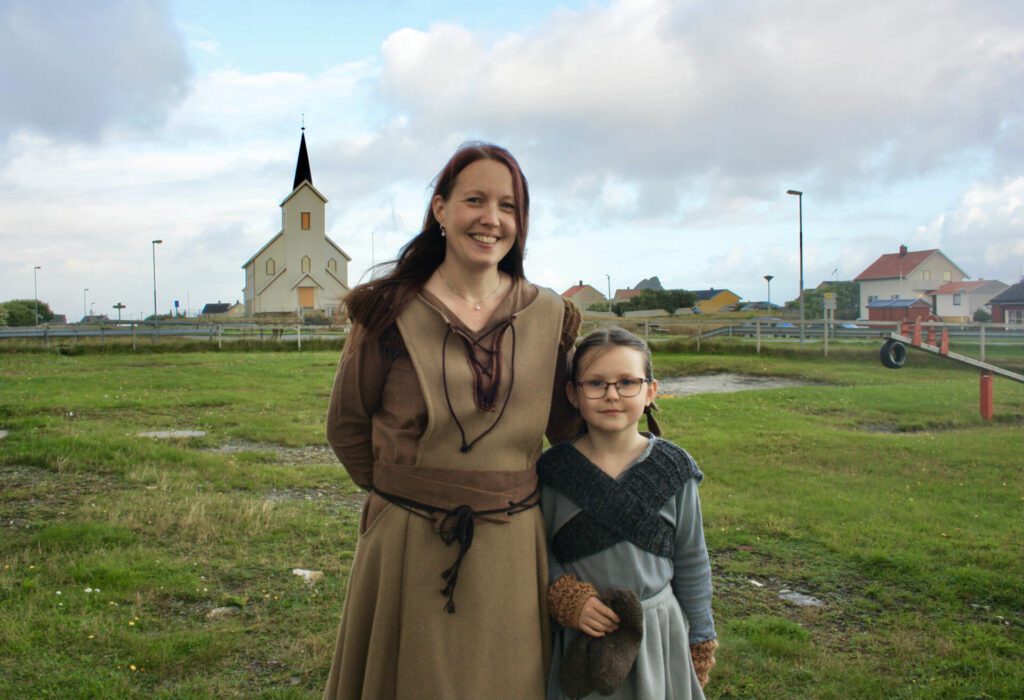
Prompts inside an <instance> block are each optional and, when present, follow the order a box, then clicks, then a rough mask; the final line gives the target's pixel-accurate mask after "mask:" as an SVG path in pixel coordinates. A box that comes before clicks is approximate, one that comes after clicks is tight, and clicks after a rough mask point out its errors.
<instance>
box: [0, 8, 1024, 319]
mask: <svg viewBox="0 0 1024 700" xmlns="http://www.w3.org/2000/svg"><path fill="white" fill-rule="evenodd" d="M303 124H305V127H306V132H305V134H306V139H307V145H308V148H309V158H310V164H311V168H312V174H313V182H314V185H315V186H316V187H317V189H318V190H319V191H320V192H322V193H323V194H324V195H325V196H326V197H327V199H328V205H327V233H328V236H330V237H331V239H332V240H334V241H335V242H336V243H337V244H338V245H340V246H341V248H342V249H343V250H345V251H346V252H347V253H348V254H349V255H350V256H351V257H352V262H351V263H350V266H349V280H350V283H351V284H355V283H357V282H358V281H360V279H364V280H365V279H366V278H367V270H368V269H369V268H370V267H371V265H372V264H373V263H380V262H384V261H386V260H389V259H391V258H393V257H394V256H395V255H396V254H397V252H398V250H399V249H400V247H401V246H402V244H403V243H405V242H406V241H407V240H408V239H409V238H410V237H411V236H412V235H414V234H415V233H416V231H417V229H418V226H419V225H420V223H421V222H422V220H423V214H424V212H425V210H426V207H427V204H428V200H429V196H430V191H431V190H430V182H431V180H432V179H433V177H434V175H436V173H437V171H438V170H439V169H440V168H441V166H442V165H443V164H444V162H445V161H446V160H447V159H448V157H449V156H450V155H451V153H452V152H453V151H454V150H455V148H456V147H457V146H458V145H459V144H460V143H462V142H464V141H467V140H471V139H479V140H485V141H491V142H494V143H499V144H501V145H504V146H506V147H507V148H509V149H510V150H511V151H512V153H513V154H515V155H516V157H517V159H518V160H519V162H520V163H521V165H522V167H523V169H524V171H525V173H526V176H527V178H528V179H529V183H530V191H531V214H532V216H531V222H530V232H529V240H528V243H527V257H526V272H527V276H528V277H529V278H530V279H531V280H533V281H534V282H536V283H538V284H541V285H544V286H548V287H551V288H553V289H555V290H556V291H558V292H562V291H564V290H565V289H567V288H568V287H570V286H572V285H573V284H576V283H578V282H580V281H583V282H584V283H586V284H591V285H593V286H594V287H596V288H598V289H599V290H601V291H602V292H607V290H608V288H609V286H610V287H611V289H612V290H614V289H618V288H627V287H632V286H634V285H636V284H637V283H638V282H640V281H641V280H643V279H644V278H647V277H651V276H654V275H657V276H658V278H659V279H660V280H661V282H662V284H663V285H664V286H665V287H666V288H683V289H694V290H695V289H708V288H711V287H713V288H716V289H722V288H726V289H730V290H732V291H734V292H735V293H737V294H739V295H740V296H741V297H742V298H743V299H746V300H764V299H765V298H766V296H767V288H766V287H767V285H766V283H765V280H764V275H773V276H774V279H773V280H772V285H771V295H772V296H771V298H772V301H773V302H775V303H779V302H781V301H784V300H786V299H793V298H795V297H796V296H797V293H798V289H799V271H800V244H799V241H800V235H799V224H800V221H799V210H798V200H797V198H796V197H793V196H788V195H787V194H786V190H788V189H796V190H801V191H803V192H804V196H803V198H802V199H803V221H802V223H803V264H804V278H805V287H807V288H811V287H814V286H816V285H817V284H818V283H820V282H821V281H823V280H829V279H839V280H846V279H852V278H854V277H855V276H856V275H857V274H859V273H860V272H861V271H862V270H863V269H864V268H866V267H867V266H868V265H869V264H870V263H871V262H872V261H874V260H875V259H876V258H877V257H878V256H879V255H881V254H884V253H894V252H896V251H897V249H898V247H899V246H900V245H901V244H906V245H907V246H908V247H909V248H910V249H911V250H920V249H929V248H939V249H940V250H942V252H943V253H945V254H946V255H947V256H948V257H949V258H950V259H951V260H953V262H954V263H955V264H956V265H958V266H959V267H960V268H961V269H962V270H964V272H966V273H967V275H968V276H969V277H970V278H971V279H998V280H1001V281H1003V282H1006V283H1014V282H1017V281H1018V280H1019V279H1020V278H1021V276H1022V274H1024V3H1021V2H1019V1H1018V0H1001V1H995V0H971V1H969V2H968V1H961V0H933V1H932V2H928V3H921V2H919V1H917V0H862V1H861V2H857V3H851V2H848V1H847V0H816V1H815V2H813V3H808V2H801V1H788V0H771V1H768V0H742V1H741V0H717V1H715V0H674V1H672V0H619V1H611V2H595V1H576V0H570V1H567V2H558V1H557V0H556V1H554V2H539V1H534V0H526V1H523V0H517V2H515V3H511V2H509V3H473V2H461V3H459V2H444V1H442V0H415V1H414V0H340V1H335V2H315V1H313V0H299V1H293V2H289V3H280V2H270V1H269V0H268V1H266V2H260V1H256V0H219V1H218V2H216V3H211V2H207V1H206V0H170V1H166V2H161V1H160V0H147V1H146V2H138V1H136V0H97V1H96V2H89V3H83V2H79V1H77V0H46V1H45V2H40V1H39V0H0V300H6V299H13V298H32V295H33V283H34V279H33V271H34V270H33V268H34V267H35V266H37V265H38V266H40V267H41V269H39V270H38V271H36V273H37V275H36V278H35V281H36V282H37V283H38V291H39V298H40V299H42V300H43V301H46V302H49V303H50V305H51V307H52V308H53V310H54V311H55V312H57V313H64V314H67V316H68V318H69V319H77V318H80V317H81V315H82V313H83V311H85V310H90V311H93V312H95V313H107V314H109V315H111V316H114V315H115V314H116V311H114V310H113V309H112V306H113V305H114V304H116V303H119V302H120V303H124V304H125V305H126V308H125V310H124V312H123V313H124V317H125V318H129V317H131V318H139V317H140V316H144V315H148V314H150V313H152V310H153V254H154V246H153V245H152V244H151V241H152V240H156V239H159V240H162V241H163V243H162V244H161V245H159V246H155V258H156V283H157V302H158V308H159V310H160V311H161V313H166V312H167V311H168V310H169V309H170V308H171V306H172V304H173V300H178V301H179V304H180V308H181V309H182V310H183V311H184V310H186V309H188V310H189V311H191V312H192V313H194V312H196V311H198V310H200V309H201V308H202V306H203V304H205V303H208V302H216V301H229V302H233V301H235V300H240V299H241V298H242V291H241V290H242V287H243V285H244V275H243V271H242V269H241V266H242V264H243V263H244V262H245V261H246V260H248V259H249V258H250V257H251V256H252V255H253V254H254V253H255V252H256V251H257V250H259V248H260V247H262V246H263V245H264V244H265V243H266V242H267V241H269V240H270V239H271V238H272V237H273V236H274V235H275V234H276V233H277V232H278V231H279V229H280V209H279V205H280V203H281V201H282V200H283V199H284V198H285V197H287V196H288V194H289V193H290V188H291V184H292V178H293V176H294V171H295V160H296V156H297V152H298V144H299V137H300V128H301V127H302V125H303ZM85 290H88V291H85Z"/></svg>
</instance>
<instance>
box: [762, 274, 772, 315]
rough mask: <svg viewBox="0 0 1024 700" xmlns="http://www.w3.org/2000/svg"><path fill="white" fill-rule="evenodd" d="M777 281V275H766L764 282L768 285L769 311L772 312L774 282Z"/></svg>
mask: <svg viewBox="0 0 1024 700" xmlns="http://www.w3.org/2000/svg"><path fill="white" fill-rule="evenodd" d="M773 279H775V275H765V276H764V281H765V282H767V283H768V311H769V313H770V312H771V310H772V280H773Z"/></svg>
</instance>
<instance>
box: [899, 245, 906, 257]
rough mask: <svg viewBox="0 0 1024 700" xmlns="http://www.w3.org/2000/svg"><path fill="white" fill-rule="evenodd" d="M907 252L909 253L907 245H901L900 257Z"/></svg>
mask: <svg viewBox="0 0 1024 700" xmlns="http://www.w3.org/2000/svg"><path fill="white" fill-rule="evenodd" d="M906 254H907V246H905V245H901V246H900V257H901V258H902V257H903V256H904V255H906Z"/></svg>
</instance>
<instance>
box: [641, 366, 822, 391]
mask: <svg viewBox="0 0 1024 700" xmlns="http://www.w3.org/2000/svg"><path fill="white" fill-rule="evenodd" d="M814 384H815V382H808V381H804V380H802V379H791V378H788V377H757V376H753V375H748V374H733V373H731V372H721V373H719V374H699V375H694V376H692V377H664V378H662V379H658V393H659V394H662V395H664V396H690V395H692V394H730V393H734V392H737V391H754V390H757V389H785V388H787V387H792V386H813V385H814Z"/></svg>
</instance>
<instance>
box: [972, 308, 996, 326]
mask: <svg viewBox="0 0 1024 700" xmlns="http://www.w3.org/2000/svg"><path fill="white" fill-rule="evenodd" d="M974 320H975V321H977V322H978V323H988V322H989V321H991V320H992V314H990V313H989V312H988V311H985V309H978V310H977V311H975V312H974Z"/></svg>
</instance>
